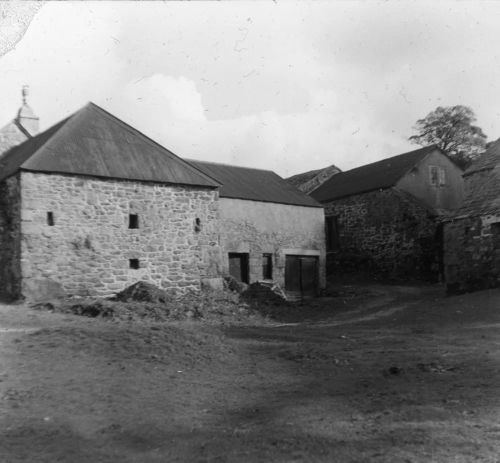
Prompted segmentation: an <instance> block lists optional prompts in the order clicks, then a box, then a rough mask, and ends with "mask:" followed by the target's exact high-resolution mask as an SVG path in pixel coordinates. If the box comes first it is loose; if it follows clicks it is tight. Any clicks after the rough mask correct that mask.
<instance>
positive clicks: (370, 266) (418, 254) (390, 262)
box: [325, 188, 439, 281]
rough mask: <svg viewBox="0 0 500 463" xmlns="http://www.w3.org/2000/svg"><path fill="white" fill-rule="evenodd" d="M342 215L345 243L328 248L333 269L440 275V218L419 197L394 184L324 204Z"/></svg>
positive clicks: (383, 274) (408, 276)
mask: <svg viewBox="0 0 500 463" xmlns="http://www.w3.org/2000/svg"><path fill="white" fill-rule="evenodd" d="M325 215H326V216H337V218H338V225H339V240H340V248H339V250H337V251H335V252H329V253H328V267H329V271H331V272H332V273H337V274H342V273H347V272H359V271H361V272H369V273H371V274H372V275H373V276H375V277H380V278H396V279H424V280H431V281H432V280H435V279H437V278H438V274H439V242H438V240H436V230H437V222H436V220H435V218H434V217H433V215H432V214H431V213H430V211H429V209H427V208H426V207H425V206H424V205H422V204H421V203H420V202H419V201H418V200H416V199H413V198H412V197H411V196H410V195H408V194H406V193H404V192H401V191H398V190H396V189H394V188H390V189H386V190H381V191H380V190H379V191H373V192H369V193H364V194H359V195H356V196H350V197H347V198H343V199H339V200H336V201H333V202H330V203H327V204H325Z"/></svg>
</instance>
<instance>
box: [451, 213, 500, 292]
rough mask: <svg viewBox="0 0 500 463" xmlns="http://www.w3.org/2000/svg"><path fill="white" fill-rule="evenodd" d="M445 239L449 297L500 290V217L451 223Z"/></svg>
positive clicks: (458, 220) (459, 220) (469, 219)
mask: <svg viewBox="0 0 500 463" xmlns="http://www.w3.org/2000/svg"><path fill="white" fill-rule="evenodd" d="M444 239H445V243H446V246H445V255H444V260H445V262H446V286H447V291H448V293H450V294H455V293H463V292H468V291H475V290H478V289H485V288H494V287H498V286H500V216H497V215H485V216H482V217H477V216H475V217H465V218H462V219H456V220H451V221H449V222H448V223H446V224H445V228H444Z"/></svg>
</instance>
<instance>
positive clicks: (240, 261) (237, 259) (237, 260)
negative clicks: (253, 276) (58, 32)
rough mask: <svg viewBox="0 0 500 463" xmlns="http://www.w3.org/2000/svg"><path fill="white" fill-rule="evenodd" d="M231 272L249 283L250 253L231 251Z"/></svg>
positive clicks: (239, 279)
mask: <svg viewBox="0 0 500 463" xmlns="http://www.w3.org/2000/svg"><path fill="white" fill-rule="evenodd" d="M229 274H230V275H231V276H232V277H233V278H235V279H236V280H238V281H241V282H242V283H248V282H249V280H248V253H244V252H230V253H229Z"/></svg>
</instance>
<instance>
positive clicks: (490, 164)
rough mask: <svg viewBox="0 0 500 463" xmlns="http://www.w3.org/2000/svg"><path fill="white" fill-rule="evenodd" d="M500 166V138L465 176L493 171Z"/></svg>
mask: <svg viewBox="0 0 500 463" xmlns="http://www.w3.org/2000/svg"><path fill="white" fill-rule="evenodd" d="M498 165H500V138H499V139H498V140H496V141H494V142H492V143H491V144H490V145H489V147H488V149H487V150H486V151H485V152H484V153H483V154H481V156H479V158H477V159H476V160H475V161H474V162H473V163H472V164H471V165H470V167H469V168H468V169H467V170H466V171H465V173H464V176H467V175H471V174H473V173H474V172H479V171H482V170H488V169H493V168H494V167H495V166H498Z"/></svg>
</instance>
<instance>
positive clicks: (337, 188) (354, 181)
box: [310, 145, 438, 202]
mask: <svg viewBox="0 0 500 463" xmlns="http://www.w3.org/2000/svg"><path fill="white" fill-rule="evenodd" d="M435 150H438V148H437V147H436V146H435V145H431V146H426V147H425V148H420V149H418V150H415V151H410V152H408V153H403V154H400V155H398V156H393V157H391V158H387V159H383V160H382V161H377V162H374V163H372V164H367V165H365V166H361V167H357V168H355V169H351V170H348V171H345V172H340V173H338V174H336V175H334V176H333V177H332V178H330V179H329V180H327V181H326V182H325V183H323V184H322V185H320V186H319V187H318V188H316V189H315V190H313V191H312V192H311V193H310V195H311V196H312V197H313V198H314V199H316V200H317V201H319V202H327V201H331V200H334V199H340V198H344V197H347V196H352V195H357V194H361V193H368V192H370V191H374V190H383V189H386V188H390V187H391V186H394V185H395V184H396V183H397V182H398V180H399V179H400V178H401V177H403V176H404V175H405V174H406V173H408V172H409V171H410V170H411V169H412V168H413V167H414V166H415V165H416V164H418V163H419V162H420V161H421V160H422V159H424V158H425V157H426V156H427V155H428V154H429V153H431V152H433V151H435Z"/></svg>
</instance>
